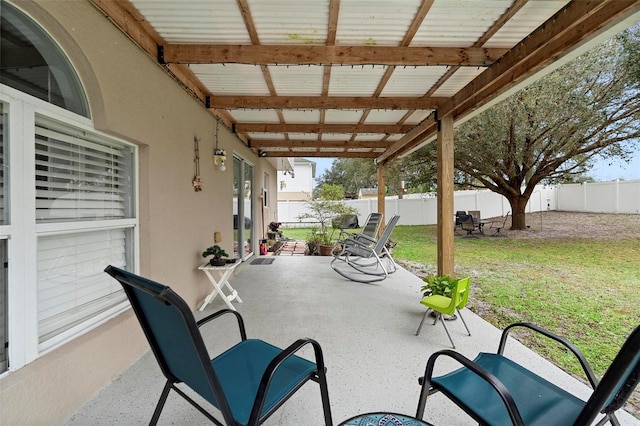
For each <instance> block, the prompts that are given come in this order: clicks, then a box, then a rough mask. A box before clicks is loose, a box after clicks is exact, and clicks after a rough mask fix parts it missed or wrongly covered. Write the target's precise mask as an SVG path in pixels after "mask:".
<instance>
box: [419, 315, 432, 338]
mask: <svg viewBox="0 0 640 426" xmlns="http://www.w3.org/2000/svg"><path fill="white" fill-rule="evenodd" d="M430 311H431V308H428V309H427V312H425V313H424V316H423V317H422V320H420V325H418V329H417V330H416V336H417V335H419V334H420V330H421V329H422V323H424V320H425V319H426V318H427V315H429V312H430Z"/></svg>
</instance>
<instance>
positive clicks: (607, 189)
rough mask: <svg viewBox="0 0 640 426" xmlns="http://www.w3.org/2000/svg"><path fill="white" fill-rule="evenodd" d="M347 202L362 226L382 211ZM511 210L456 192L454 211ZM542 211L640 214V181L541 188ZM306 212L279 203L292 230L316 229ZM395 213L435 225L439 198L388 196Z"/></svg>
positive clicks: (368, 203) (532, 205)
mask: <svg viewBox="0 0 640 426" xmlns="http://www.w3.org/2000/svg"><path fill="white" fill-rule="evenodd" d="M345 202H346V203H347V204H349V205H352V206H354V207H355V208H356V209H358V220H359V222H360V225H362V224H364V222H365V220H366V218H367V216H368V215H369V213H372V212H376V211H377V210H378V209H377V206H378V202H377V200H376V199H375V198H373V199H362V200H346V201H345ZM510 209H511V207H510V206H509V202H508V201H507V199H506V198H504V197H503V196H502V195H499V194H496V193H495V192H491V191H489V190H480V191H456V192H455V193H454V207H453V210H454V211H457V210H465V211H469V210H480V214H481V218H482V219H486V218H493V217H498V216H504V215H505V214H506V213H508V212H509V211H510ZM541 210H561V211H577V212H597V213H627V214H629V213H630V214H640V180H633V181H613V182H597V183H586V184H570V185H554V186H543V185H540V186H538V187H536V189H535V190H534V191H533V194H532V195H531V198H530V199H529V203H528V204H527V212H530V213H532V212H537V211H541ZM304 211H306V203H305V202H303V201H279V202H278V221H279V222H282V223H283V225H284V226H288V227H295V226H303V227H308V226H312V225H313V221H312V220H307V221H306V222H301V221H299V220H298V218H297V217H298V216H299V215H300V214H301V213H303V212H304ZM394 214H399V215H400V221H399V222H398V224H399V225H434V224H436V223H437V199H436V196H435V194H432V193H427V194H409V195H407V196H405V197H404V198H403V199H398V198H397V197H387V198H386V199H385V216H387V218H389V217H391V216H392V215H394Z"/></svg>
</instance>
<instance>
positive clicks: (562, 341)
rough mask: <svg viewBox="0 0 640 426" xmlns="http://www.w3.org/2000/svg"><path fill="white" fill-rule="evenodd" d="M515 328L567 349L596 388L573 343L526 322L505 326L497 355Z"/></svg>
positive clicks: (590, 373)
mask: <svg viewBox="0 0 640 426" xmlns="http://www.w3.org/2000/svg"><path fill="white" fill-rule="evenodd" d="M517 327H522V328H528V329H530V330H532V331H535V332H536V333H538V334H541V335H543V336H545V337H548V338H549V339H552V340H555V341H556V342H558V343H560V344H561V345H563V346H564V347H566V348H567V349H569V350H570V351H571V352H572V353H573V355H574V356H575V357H576V359H577V360H578V362H579V363H580V366H581V367H582V371H584V374H585V375H586V376H587V379H588V380H589V383H590V384H591V387H592V388H593V389H595V388H596V386H598V379H596V376H595V374H593V370H592V369H591V366H590V365H589V363H588V362H587V359H586V358H585V357H584V355H583V354H582V352H581V351H580V349H578V347H577V346H575V345H574V344H573V343H571V342H570V341H568V340H567V339H565V338H564V337H562V336H558V335H557V334H555V333H552V332H551V331H549V330H546V329H544V328H542V327H540V326H537V325H535V324H531V323H527V322H516V323H513V324H511V325H509V326H507V327H506V328H505V329H504V330H503V331H502V337H501V338H500V345H499V346H498V354H500V355H502V354H503V353H504V348H505V346H506V344H507V337H508V336H509V333H510V332H511V330H513V329H514V328H517Z"/></svg>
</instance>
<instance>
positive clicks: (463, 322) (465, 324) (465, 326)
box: [456, 308, 471, 336]
mask: <svg viewBox="0 0 640 426" xmlns="http://www.w3.org/2000/svg"><path fill="white" fill-rule="evenodd" d="M456 311H458V315H459V316H460V319H461V320H462V324H464V328H466V329H467V333H468V334H469V336H471V332H470V331H469V327H467V323H466V322H465V321H464V318H463V317H462V314H461V313H460V309H458V308H456Z"/></svg>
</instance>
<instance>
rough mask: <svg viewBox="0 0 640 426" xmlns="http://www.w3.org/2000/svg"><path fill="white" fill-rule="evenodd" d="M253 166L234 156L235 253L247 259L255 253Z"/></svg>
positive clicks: (237, 257)
mask: <svg viewBox="0 0 640 426" xmlns="http://www.w3.org/2000/svg"><path fill="white" fill-rule="evenodd" d="M253 184H254V182H253V166H252V165H251V164H249V163H247V162H246V161H244V160H243V159H242V158H239V157H233V238H234V244H233V255H234V258H235V259H246V258H248V257H249V256H251V255H252V254H253V223H254V220H253Z"/></svg>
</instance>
